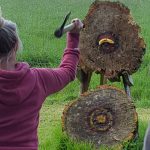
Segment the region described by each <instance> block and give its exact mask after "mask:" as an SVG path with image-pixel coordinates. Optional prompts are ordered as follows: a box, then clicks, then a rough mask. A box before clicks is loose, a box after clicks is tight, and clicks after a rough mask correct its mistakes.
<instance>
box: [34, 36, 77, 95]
mask: <svg viewBox="0 0 150 150" xmlns="http://www.w3.org/2000/svg"><path fill="white" fill-rule="evenodd" d="M78 44H79V34H75V33H68V34H67V47H66V49H65V51H64V54H63V57H62V61H61V63H60V66H59V67H58V68H54V69H52V68H36V69H35V70H36V71H37V74H38V76H37V78H38V83H39V84H40V86H41V88H43V89H44V91H45V94H46V96H48V95H50V94H52V93H55V92H58V91H60V90H61V89H63V88H64V87H65V86H66V85H67V84H68V83H69V82H71V81H73V80H74V79H75V75H76V69H77V64H78V60H79V49H78Z"/></svg>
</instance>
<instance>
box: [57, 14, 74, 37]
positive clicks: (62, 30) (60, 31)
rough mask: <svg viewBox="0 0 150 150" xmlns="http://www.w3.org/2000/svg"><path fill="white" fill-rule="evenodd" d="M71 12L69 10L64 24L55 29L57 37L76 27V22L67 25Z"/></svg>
mask: <svg viewBox="0 0 150 150" xmlns="http://www.w3.org/2000/svg"><path fill="white" fill-rule="evenodd" d="M70 14H71V12H69V13H68V14H67V15H66V17H65V19H64V21H63V23H62V25H61V26H60V27H59V28H58V29H56V30H55V32H54V35H55V37H57V38H61V37H62V35H63V34H64V33H66V32H68V31H71V30H72V29H73V28H74V27H75V24H74V23H71V24H69V25H66V26H65V24H66V22H67V20H68V19H69V16H70Z"/></svg>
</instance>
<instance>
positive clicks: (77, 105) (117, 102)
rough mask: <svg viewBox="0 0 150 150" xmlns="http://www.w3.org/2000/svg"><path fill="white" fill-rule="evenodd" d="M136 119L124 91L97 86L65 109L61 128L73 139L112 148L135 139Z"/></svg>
mask: <svg viewBox="0 0 150 150" xmlns="http://www.w3.org/2000/svg"><path fill="white" fill-rule="evenodd" d="M137 120H138V119H137V113H136V110H135V106H134V104H133V103H132V102H131V99H130V98H129V97H128V96H127V95H126V94H125V93H124V91H121V90H119V89H117V88H115V87H110V86H100V87H99V88H98V89H97V90H95V91H93V92H89V93H84V94H83V95H82V96H81V97H79V98H78V100H76V101H74V102H72V103H70V104H69V105H67V106H66V107H65V109H64V111H63V116H62V126H63V130H64V131H65V132H66V133H67V134H68V135H69V136H70V137H71V138H73V139H75V140H78V141H86V142H91V143H93V144H94V145H95V146H96V147H100V145H101V144H102V145H106V146H109V147H112V146H116V145H119V144H120V143H122V142H124V141H127V140H131V139H133V138H134V137H135V135H136V133H137Z"/></svg>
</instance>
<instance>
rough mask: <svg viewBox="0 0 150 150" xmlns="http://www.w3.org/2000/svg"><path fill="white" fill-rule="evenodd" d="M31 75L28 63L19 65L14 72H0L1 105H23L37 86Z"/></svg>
mask: <svg viewBox="0 0 150 150" xmlns="http://www.w3.org/2000/svg"><path fill="white" fill-rule="evenodd" d="M31 74H32V72H31V71H30V68H29V65H28V64H27V63H17V64H16V69H15V70H14V71H7V70H0V103H2V104H4V105H17V104H20V103H22V102H23V101H24V100H25V99H26V98H27V97H28V96H29V95H30V93H31V92H32V90H33V89H34V86H35V79H34V78H33V76H32V75H31ZM28 81H30V82H28ZM31 81H33V82H31ZM31 83H32V84H31Z"/></svg>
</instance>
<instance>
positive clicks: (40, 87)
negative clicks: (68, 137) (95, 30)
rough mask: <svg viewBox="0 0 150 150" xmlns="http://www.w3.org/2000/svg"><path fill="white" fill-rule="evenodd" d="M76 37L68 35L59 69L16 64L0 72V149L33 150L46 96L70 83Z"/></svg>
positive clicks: (73, 74) (74, 60)
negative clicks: (13, 68) (11, 69)
mask: <svg viewBox="0 0 150 150" xmlns="http://www.w3.org/2000/svg"><path fill="white" fill-rule="evenodd" d="M78 42H79V35H77V34H71V33H69V34H68V42H67V48H66V49H65V52H64V55H63V59H62V62H61V64H60V67H59V68H55V69H50V68H49V69H48V68H30V67H29V65H28V64H27V63H17V64H16V69H15V70H14V71H6V70H0V150H37V149H38V136H37V127H38V123H39V111H40V109H41V106H42V103H43V102H44V100H45V99H46V97H47V96H48V95H50V94H52V93H55V92H57V91H59V90H61V89H62V88H63V87H64V86H66V85H67V84H68V83H69V82H70V81H72V80H74V78H75V72H76V66H77V63H78V59H79V51H78Z"/></svg>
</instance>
